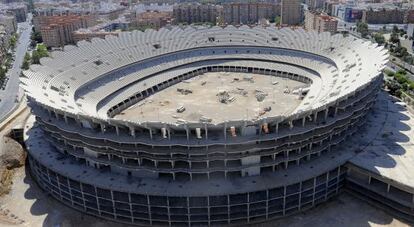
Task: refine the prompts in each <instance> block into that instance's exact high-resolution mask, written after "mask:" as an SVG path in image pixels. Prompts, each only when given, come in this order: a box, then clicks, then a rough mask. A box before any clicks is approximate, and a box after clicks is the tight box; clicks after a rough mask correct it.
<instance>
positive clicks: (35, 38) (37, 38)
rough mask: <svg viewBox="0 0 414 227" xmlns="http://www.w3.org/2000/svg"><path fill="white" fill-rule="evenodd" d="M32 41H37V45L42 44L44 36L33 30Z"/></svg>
mask: <svg viewBox="0 0 414 227" xmlns="http://www.w3.org/2000/svg"><path fill="white" fill-rule="evenodd" d="M30 39H31V40H33V41H35V42H36V43H42V42H43V39H42V34H41V33H40V32H35V31H34V30H33V32H32V34H31V35H30Z"/></svg>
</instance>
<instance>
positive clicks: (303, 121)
mask: <svg viewBox="0 0 414 227" xmlns="http://www.w3.org/2000/svg"><path fill="white" fill-rule="evenodd" d="M305 122H306V117H303V118H302V127H305Z"/></svg>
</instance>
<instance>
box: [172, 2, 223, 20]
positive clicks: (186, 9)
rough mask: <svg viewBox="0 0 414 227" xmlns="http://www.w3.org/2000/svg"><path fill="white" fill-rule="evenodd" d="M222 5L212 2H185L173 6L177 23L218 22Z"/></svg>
mask: <svg viewBox="0 0 414 227" xmlns="http://www.w3.org/2000/svg"><path fill="white" fill-rule="evenodd" d="M221 11H222V7H221V6H219V5H212V4H200V3H183V4H178V5H175V6H174V7H173V17H174V19H175V21H176V23H187V24H192V23H205V22H208V23H213V24H216V22H217V18H218V17H219V16H220V14H221Z"/></svg>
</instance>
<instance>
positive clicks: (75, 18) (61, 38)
mask: <svg viewBox="0 0 414 227" xmlns="http://www.w3.org/2000/svg"><path fill="white" fill-rule="evenodd" d="M95 18H96V17H95V16H94V15H93V14H89V15H73V14H65V15H55V16H44V15H36V16H34V17H33V25H34V28H35V31H39V32H40V33H41V35H42V38H43V43H44V44H45V45H46V46H48V47H62V46H64V45H66V44H72V43H74V38H73V34H72V33H73V32H74V31H76V30H78V29H80V28H88V27H90V26H92V25H94V24H95V23H96V21H95Z"/></svg>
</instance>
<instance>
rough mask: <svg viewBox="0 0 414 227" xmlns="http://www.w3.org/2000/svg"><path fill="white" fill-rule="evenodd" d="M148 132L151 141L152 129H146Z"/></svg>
mask: <svg viewBox="0 0 414 227" xmlns="http://www.w3.org/2000/svg"><path fill="white" fill-rule="evenodd" d="M148 131H149V135H150V139H151V140H152V129H151V128H148Z"/></svg>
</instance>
